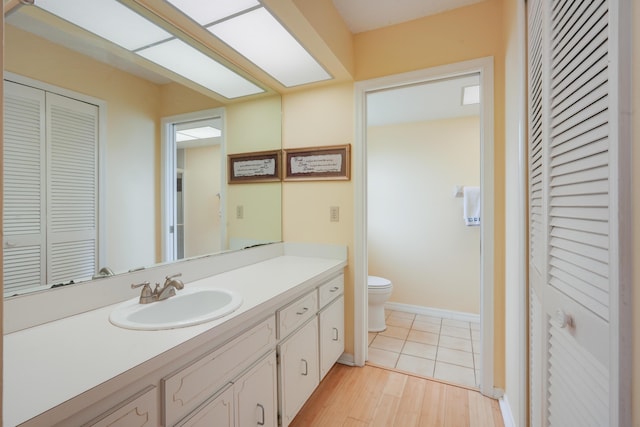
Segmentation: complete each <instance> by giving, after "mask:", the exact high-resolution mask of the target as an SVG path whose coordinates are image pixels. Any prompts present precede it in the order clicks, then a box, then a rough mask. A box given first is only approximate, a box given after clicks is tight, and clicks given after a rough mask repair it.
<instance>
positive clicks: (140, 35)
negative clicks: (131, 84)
mask: <svg viewBox="0 0 640 427" xmlns="http://www.w3.org/2000/svg"><path fill="white" fill-rule="evenodd" d="M35 4H36V6H38V7H40V8H42V9H44V10H46V11H48V12H50V13H53V14H54V15H57V16H59V17H60V18H62V19H64V20H67V21H69V22H71V23H72V24H75V25H77V26H79V27H82V28H84V29H85V30H87V31H90V32H92V33H94V34H96V35H98V36H100V37H102V38H105V39H107V40H109V41H112V42H113V43H115V44H117V45H120V46H122V47H123V48H125V49H128V50H135V49H139V48H141V47H144V46H148V45H150V44H153V43H157V42H159V41H162V40H167V39H169V38H171V37H173V35H172V34H170V33H168V32H167V31H165V30H164V29H162V28H160V27H158V26H157V25H155V24H153V23H152V22H151V21H148V20H147V19H145V18H143V17H142V16H141V15H138V14H137V13H135V12H134V11H132V10H131V9H129V8H128V7H126V6H124V5H123V4H121V3H119V2H117V1H114V0H90V1H89V0H37V1H36V2H35Z"/></svg>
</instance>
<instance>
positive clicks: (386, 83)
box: [353, 56, 502, 397]
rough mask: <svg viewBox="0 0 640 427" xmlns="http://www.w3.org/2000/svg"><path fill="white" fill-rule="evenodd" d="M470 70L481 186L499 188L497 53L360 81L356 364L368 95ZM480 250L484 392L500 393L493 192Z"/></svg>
mask: <svg viewBox="0 0 640 427" xmlns="http://www.w3.org/2000/svg"><path fill="white" fill-rule="evenodd" d="M471 73H479V74H480V82H481V99H482V102H481V106H480V123H481V129H480V144H481V146H480V159H481V167H480V175H481V177H480V186H481V188H483V189H492V190H495V184H494V82H493V57H491V56H489V57H484V58H478V59H472V60H468V61H463V62H457V63H453V64H446V65H442V66H437V67H432V68H426V69H422V70H417V71H411V72H408V73H402V74H395V75H391V76H385V77H380V78H375V79H371V80H364V81H361V82H357V83H356V84H355V114H356V117H355V139H354V153H353V154H354V155H353V157H354V174H353V181H354V187H355V207H354V216H355V217H354V220H355V221H354V224H355V227H354V362H355V364H356V365H358V366H362V365H364V363H365V361H366V359H367V344H368V340H367V337H368V333H367V332H368V331H367V304H368V302H367V286H366V278H367V271H368V265H367V150H366V134H367V132H366V97H367V93H369V92H373V91H379V90H383V89H390V88H394V87H399V86H405V85H410V84H418V83H423V82H428V81H432V80H439V79H444V78H451V77H457V76H462V75H466V74H471ZM481 203H482V207H481V213H480V215H481V217H482V222H481V225H480V236H481V237H480V250H481V254H484V255H481V292H480V300H481V307H480V316H481V347H482V350H481V360H482V362H481V363H482V369H481V371H480V378H481V380H480V391H481V392H482V393H483V394H484V395H487V396H492V397H499V396H500V395H501V393H502V392H501V390H496V389H494V386H493V385H494V348H493V346H494V254H495V248H494V246H495V245H494V218H493V208H494V207H495V198H494V191H482V192H481Z"/></svg>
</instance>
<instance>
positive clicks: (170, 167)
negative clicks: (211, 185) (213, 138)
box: [160, 107, 227, 262]
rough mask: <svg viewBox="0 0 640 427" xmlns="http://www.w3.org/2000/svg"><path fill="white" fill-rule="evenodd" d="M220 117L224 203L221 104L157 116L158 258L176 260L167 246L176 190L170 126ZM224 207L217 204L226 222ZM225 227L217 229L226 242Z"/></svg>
mask: <svg viewBox="0 0 640 427" xmlns="http://www.w3.org/2000/svg"><path fill="white" fill-rule="evenodd" d="M213 117H220V118H221V119H222V126H223V129H222V141H221V142H220V173H221V181H220V182H221V183H223V185H222V186H221V188H220V200H221V202H220V203H224V201H226V200H227V198H226V196H227V194H226V191H227V190H226V188H227V186H226V185H225V184H224V183H225V182H226V179H227V162H226V161H225V160H224V159H226V152H227V137H226V126H227V122H226V110H225V108H224V107H219V108H211V109H208V110H201V111H194V112H192V113H185V114H177V115H175V116H168V117H163V118H162V119H161V120H160V123H161V125H160V138H161V150H160V151H161V153H160V177H161V178H160V206H161V208H160V210H161V215H160V216H161V220H160V227H161V228H160V245H161V246H160V247H161V262H167V261H176V260H175V259H173V256H174V254H173V250H169V240H173V239H171V238H170V236H169V234H170V233H169V226H170V225H171V224H170V223H171V222H172V221H170V219H172V218H175V214H176V212H175V190H176V187H175V185H176V183H175V177H176V156H175V151H176V150H175V147H176V142H175V141H174V135H173V132H172V129H173V126H174V125H175V124H178V123H182V122H190V121H196V120H205V119H208V118H213ZM226 211H227V210H226V208H221V217H220V223H221V224H226V222H227V219H226ZM226 239H227V229H226V227H222V228H221V230H220V241H221V242H226Z"/></svg>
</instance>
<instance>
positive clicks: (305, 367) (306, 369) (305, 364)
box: [300, 359, 309, 377]
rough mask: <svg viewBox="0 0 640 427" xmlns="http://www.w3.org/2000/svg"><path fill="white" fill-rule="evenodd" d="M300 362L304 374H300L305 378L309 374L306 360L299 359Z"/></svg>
mask: <svg viewBox="0 0 640 427" xmlns="http://www.w3.org/2000/svg"><path fill="white" fill-rule="evenodd" d="M300 361H301V362H303V363H304V372H301V374H302V375H303V376H305V377H306V376H307V375H308V374H309V366H308V364H307V361H306V360H304V359H300Z"/></svg>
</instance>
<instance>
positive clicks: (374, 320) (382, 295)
mask: <svg viewBox="0 0 640 427" xmlns="http://www.w3.org/2000/svg"><path fill="white" fill-rule="evenodd" d="M367 287H368V289H369V292H368V293H369V332H381V331H384V330H385V329H387V325H386V323H385V321H384V303H385V302H387V301H388V300H389V298H390V297H391V291H393V285H392V284H391V281H390V280H389V279H385V278H383V277H378V276H369V277H368V283H367Z"/></svg>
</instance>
